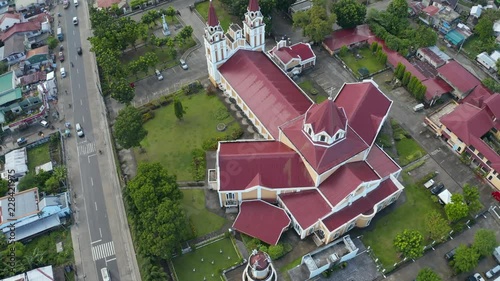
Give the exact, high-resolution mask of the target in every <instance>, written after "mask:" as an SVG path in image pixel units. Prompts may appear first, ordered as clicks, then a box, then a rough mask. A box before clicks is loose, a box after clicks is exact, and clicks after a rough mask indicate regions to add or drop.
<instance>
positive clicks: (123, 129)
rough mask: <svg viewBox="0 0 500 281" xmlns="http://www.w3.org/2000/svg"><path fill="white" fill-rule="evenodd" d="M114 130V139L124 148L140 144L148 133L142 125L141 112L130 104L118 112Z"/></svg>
mask: <svg viewBox="0 0 500 281" xmlns="http://www.w3.org/2000/svg"><path fill="white" fill-rule="evenodd" d="M114 132H115V138H116V141H117V142H118V144H119V145H120V146H122V147H123V148H125V149H129V148H131V147H137V146H141V141H142V139H144V137H146V135H147V134H148V132H147V131H146V129H144V127H143V123H142V115H141V112H140V111H139V110H138V109H137V108H135V107H133V106H130V105H129V106H127V107H125V108H124V109H122V110H120V112H118V117H116V121H115V124H114Z"/></svg>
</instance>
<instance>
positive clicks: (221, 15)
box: [196, 0, 235, 31]
mask: <svg viewBox="0 0 500 281" xmlns="http://www.w3.org/2000/svg"><path fill="white" fill-rule="evenodd" d="M212 3H213V5H214V8H215V12H216V14H217V18H218V19H219V22H220V25H221V27H222V29H223V30H225V31H227V29H228V28H229V25H230V24H231V22H235V21H233V19H232V17H231V15H230V14H229V12H228V11H227V10H226V7H224V5H223V4H222V3H221V2H220V1H219V0H213V1H212ZM209 5H210V1H205V2H202V3H198V4H196V11H198V13H199V14H200V15H201V16H202V17H203V19H204V20H205V21H207V20H208V7H209Z"/></svg>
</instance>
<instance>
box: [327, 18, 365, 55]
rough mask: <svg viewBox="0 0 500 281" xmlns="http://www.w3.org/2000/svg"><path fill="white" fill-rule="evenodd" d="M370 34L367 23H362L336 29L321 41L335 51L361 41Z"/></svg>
mask: <svg viewBox="0 0 500 281" xmlns="http://www.w3.org/2000/svg"><path fill="white" fill-rule="evenodd" d="M372 36H373V34H372V33H371V31H370V28H369V27H368V25H367V24H363V25H358V26H356V27H355V28H351V29H341V30H336V31H334V32H333V33H332V35H331V36H330V37H328V38H326V39H325V40H324V41H323V44H325V45H326V46H327V47H328V49H330V50H331V51H336V50H338V49H340V48H341V47H342V46H350V45H352V44H355V43H359V42H363V41H366V40H368V38H370V37H372Z"/></svg>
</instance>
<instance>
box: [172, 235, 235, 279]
mask: <svg viewBox="0 0 500 281" xmlns="http://www.w3.org/2000/svg"><path fill="white" fill-rule="evenodd" d="M172 262H173V265H174V270H175V274H176V275H177V280H179V281H191V280H207V281H220V280H221V279H222V276H221V275H222V271H223V270H224V269H227V268H230V267H231V266H233V265H236V264H240V263H241V262H242V257H241V256H240V254H239V253H238V251H237V250H236V248H235V246H234V244H233V242H232V240H231V239H230V238H224V239H222V240H219V241H217V242H213V243H210V244H208V245H205V246H201V247H200V248H197V249H193V251H192V252H190V253H187V254H184V255H182V256H179V257H177V258H174V259H173V261H172Z"/></svg>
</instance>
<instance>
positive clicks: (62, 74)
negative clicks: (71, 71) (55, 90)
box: [59, 67, 66, 78]
mask: <svg viewBox="0 0 500 281" xmlns="http://www.w3.org/2000/svg"><path fill="white" fill-rule="evenodd" d="M59 71H60V72H61V77H62V78H64V77H66V70H64V67H61V69H60V70H59Z"/></svg>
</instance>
